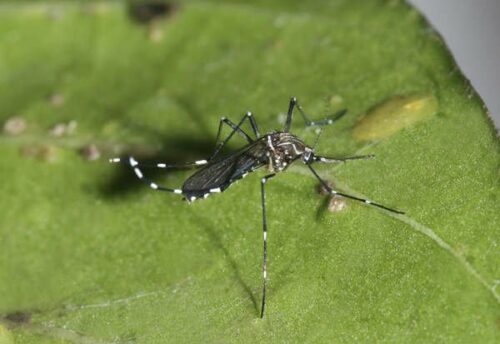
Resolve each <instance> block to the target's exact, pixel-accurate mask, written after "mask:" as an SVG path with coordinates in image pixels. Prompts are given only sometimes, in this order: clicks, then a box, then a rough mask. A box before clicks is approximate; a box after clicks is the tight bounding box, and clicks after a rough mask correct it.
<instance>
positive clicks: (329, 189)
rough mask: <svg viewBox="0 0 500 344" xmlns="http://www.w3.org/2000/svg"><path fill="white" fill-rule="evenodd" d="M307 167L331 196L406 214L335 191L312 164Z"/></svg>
mask: <svg viewBox="0 0 500 344" xmlns="http://www.w3.org/2000/svg"><path fill="white" fill-rule="evenodd" d="M306 165H307V167H309V169H310V170H311V172H312V173H313V174H314V176H315V177H316V178H317V179H318V180H319V181H320V183H321V184H322V185H323V186H324V187H325V189H326V190H327V191H328V192H329V193H330V194H331V195H339V196H342V197H345V198H350V199H353V200H355V201H358V202H362V203H365V204H368V205H371V206H374V207H377V208H381V209H384V210H387V211H390V212H391V213H396V214H404V212H402V211H399V210H396V209H392V208H389V207H386V206H385V205H382V204H379V203H375V202H372V201H370V200H368V199H364V198H359V197H356V196H351V195H347V194H345V193H342V192H338V191H336V190H333V189H332V188H331V187H330V186H329V185H328V184H327V183H326V182H325V181H324V180H323V179H322V178H321V177H320V176H319V175H318V173H317V172H316V171H315V170H314V169H313V168H312V166H311V164H310V163H309V164H306Z"/></svg>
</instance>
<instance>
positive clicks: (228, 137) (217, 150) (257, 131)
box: [208, 112, 260, 161]
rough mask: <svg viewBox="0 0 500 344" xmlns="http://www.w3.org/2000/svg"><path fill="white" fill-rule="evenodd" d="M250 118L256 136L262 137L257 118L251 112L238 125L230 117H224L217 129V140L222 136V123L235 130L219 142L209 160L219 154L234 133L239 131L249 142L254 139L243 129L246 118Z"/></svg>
mask: <svg viewBox="0 0 500 344" xmlns="http://www.w3.org/2000/svg"><path fill="white" fill-rule="evenodd" d="M247 119H248V120H249V121H250V124H251V125H252V129H253V132H254V134H255V136H256V137H257V138H259V137H260V133H259V129H258V127H257V123H256V122H255V119H254V118H253V115H252V113H251V112H247V113H246V114H245V115H244V116H243V118H242V119H241V120H240V121H239V123H238V124H237V125H235V124H234V123H233V122H231V121H230V120H229V119H227V118H226V117H222V118H221V120H220V122H219V130H218V131H217V139H216V142H218V141H219V137H220V133H221V131H222V125H223V124H227V125H228V126H230V127H231V128H232V129H233V130H232V131H231V132H230V133H229V135H228V136H227V137H226V138H225V139H224V140H223V141H222V142H221V143H219V144H217V146H216V147H215V151H214V153H213V154H212V155H211V156H210V158H209V159H208V160H209V161H210V160H212V159H213V158H215V157H216V156H217V154H219V152H220V151H221V150H222V148H224V146H225V145H226V144H227V143H228V142H229V140H230V139H231V138H232V137H233V135H234V133H238V134H240V135H241V136H243V138H245V139H246V140H247V141H248V142H249V143H250V142H253V141H254V140H253V139H252V138H251V137H250V136H249V135H248V134H247V133H246V132H244V131H243V130H242V129H241V126H242V125H243V123H244V122H245V120H247Z"/></svg>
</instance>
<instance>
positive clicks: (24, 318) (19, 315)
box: [4, 312, 31, 324]
mask: <svg viewBox="0 0 500 344" xmlns="http://www.w3.org/2000/svg"><path fill="white" fill-rule="evenodd" d="M4 319H5V320H7V321H10V322H13V323H16V324H28V323H29V322H30V321H31V313H28V312H13V313H9V314H7V315H5V316H4Z"/></svg>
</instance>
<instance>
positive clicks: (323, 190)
mask: <svg viewBox="0 0 500 344" xmlns="http://www.w3.org/2000/svg"><path fill="white" fill-rule="evenodd" d="M327 185H328V186H329V187H331V186H332V183H331V182H327ZM316 192H318V193H319V194H320V195H321V196H328V195H329V194H330V193H329V192H328V190H327V189H326V187H325V186H324V185H323V184H321V183H320V184H318V186H317V187H316Z"/></svg>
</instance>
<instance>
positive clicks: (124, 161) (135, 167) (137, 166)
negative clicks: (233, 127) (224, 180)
mask: <svg viewBox="0 0 500 344" xmlns="http://www.w3.org/2000/svg"><path fill="white" fill-rule="evenodd" d="M109 162H111V163H122V164H125V165H128V166H130V167H131V168H132V169H133V170H134V173H135V175H136V176H137V178H138V179H139V180H140V181H141V182H143V183H145V184H147V185H149V187H150V188H151V189H153V190H158V191H167V192H173V193H175V194H179V195H181V194H182V190H181V189H171V188H167V187H164V186H161V185H158V184H156V183H154V182H152V181H151V180H149V179H148V178H146V177H144V173H142V171H141V169H140V168H141V167H157V168H170V167H186V166H194V165H204V164H206V163H207V161H206V160H198V161H195V162H193V163H188V164H186V165H166V164H162V163H159V164H139V163H138V162H137V160H135V159H134V158H133V157H129V158H128V159H121V158H113V159H109Z"/></svg>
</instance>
